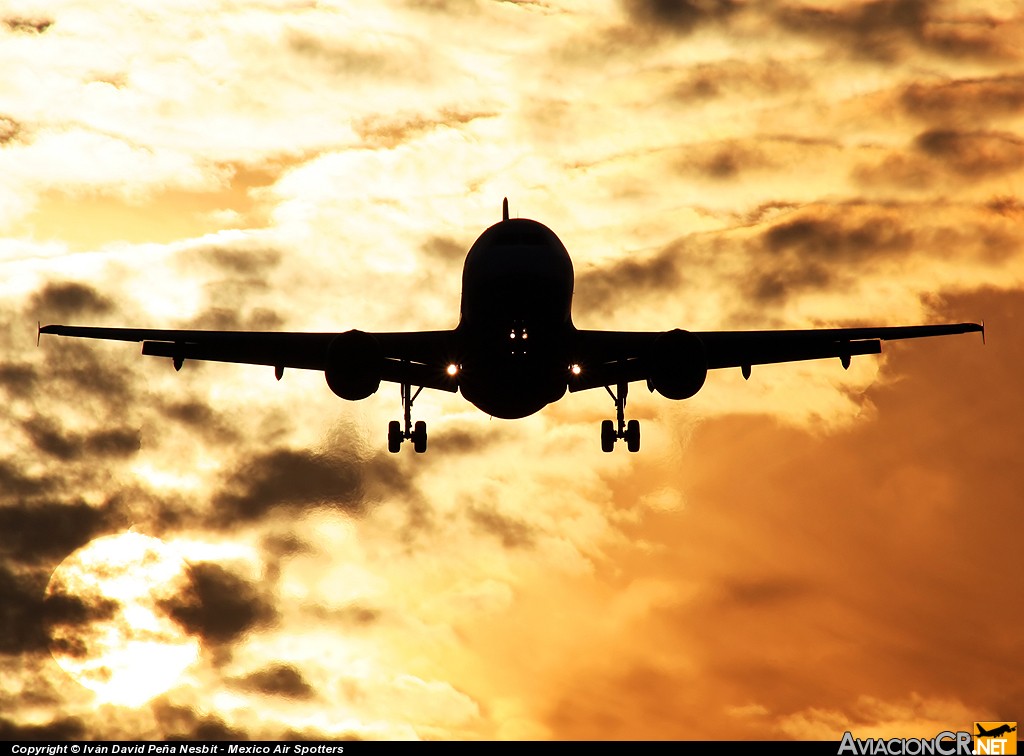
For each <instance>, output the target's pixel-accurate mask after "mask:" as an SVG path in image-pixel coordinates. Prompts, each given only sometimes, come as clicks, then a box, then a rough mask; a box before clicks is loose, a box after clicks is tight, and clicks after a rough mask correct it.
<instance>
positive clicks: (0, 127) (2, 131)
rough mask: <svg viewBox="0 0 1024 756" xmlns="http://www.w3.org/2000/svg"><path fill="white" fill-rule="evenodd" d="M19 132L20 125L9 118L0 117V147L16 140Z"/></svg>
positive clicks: (20, 129) (20, 130)
mask: <svg viewBox="0 0 1024 756" xmlns="http://www.w3.org/2000/svg"><path fill="white" fill-rule="evenodd" d="M21 132H22V126H21V123H19V122H18V121H16V120H14V119H13V118H11V117H9V116H2V115H0V146H3V145H5V144H7V143H9V142H13V141H15V140H17V138H18V137H19V136H20V135H21Z"/></svg>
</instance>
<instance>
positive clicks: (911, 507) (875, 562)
mask: <svg viewBox="0 0 1024 756" xmlns="http://www.w3.org/2000/svg"><path fill="white" fill-rule="evenodd" d="M1022 39H1024V12H1022V9H1021V6H1020V4H1019V3H1017V2H989V3H984V2H970V3H967V2H963V3H957V2H929V1H927V0H868V2H854V1H852V0H850V1H848V2H843V1H839V2H826V1H823V2H820V3H808V2H803V1H802V0H773V2H767V3H754V2H742V1H741V0H678V1H676V2H673V1H671V0H617V1H614V2H590V1H589V0H588V2H571V1H566V2H559V1H558V0H550V2H544V1H542V0H537V1H536V2H528V1H523V2H486V1H485V0H433V1H432V2H412V1H409V2H376V1H374V2H365V3H362V2H344V3H341V2H339V3H331V2H317V1H315V0H311V1H303V2H290V1H287V0H266V1H265V2H239V1H235V2H227V1H224V2H216V1H214V2H207V1H205V0H204V2H201V3H195V2H189V1H188V0H181V2H152V3H145V4H137V3H117V2H107V1H104V2H88V1H85V0H82V1H81V2H75V1H68V2H61V1H59V0H56V1H54V2H41V3H33V2H20V1H19V0H9V1H8V2H5V3H4V4H3V5H2V6H0V70H3V71H4V75H3V77H0V228H2V234H0V270H2V275H0V392H2V396H3V401H4V406H5V408H6V411H5V412H3V413H2V415H0V533H2V534H3V535H2V537H0V737H4V738H30V737H45V738H79V737H89V738H112V739H114V738H116V739H122V738H123V739H144V738H166V737H185V738H199V739H205V738H216V737H223V738H267V739H276V738H285V737H307V738H330V739H343V738H359V739H438V738H440V739H509V738H512V739H591V738H597V739H620V738H623V739H648V738H650V739H662V738H676V739H723V738H725V739H790V738H801V739H802V738H810V739H838V738H839V737H841V735H842V733H843V732H844V731H845V730H851V731H853V732H854V734H855V735H856V736H857V737H869V736H871V737H874V736H881V737H896V736H915V737H917V736H920V737H930V736H933V735H935V734H936V733H937V732H939V731H941V730H946V729H953V730H956V729H968V728H970V727H971V723H972V722H973V721H986V720H987V721H995V720H1000V721H1002V720H1009V721H1015V720H1019V719H1022V718H1024V709H1022V704H1024V683H1022V682H1021V681H1022V680H1024V662H1022V661H1021V660H1022V659H1024V641H1022V636H1021V634H1020V631H1019V628H1020V627H1021V624H1022V621H1024V614H1022V605H1021V601H1020V598H1021V596H1022V595H1024V577H1022V571H1021V569H1020V561H1019V557H1018V556H1017V547H1018V546H1019V544H1020V537H1021V532H1022V531H1021V528H1022V526H1024V515H1022V511H1021V504H1022V499H1021V497H1022V492H1024V466H1022V465H1021V464H1020V456H1021V453H1022V451H1024V430H1022V423H1024V398H1022V392H1021V391H1020V389H1019V386H1020V379H1019V375H1020V374H1021V370H1022V369H1024V340H1022V339H1021V336H1020V333H1021V331H1020V328H1021V322H1022V319H1024V246H1022V244H1024V200H1022V199H1021V194H1022V192H1024V46H1022V45H1021V40H1022ZM503 197H508V198H509V205H510V209H511V213H512V215H513V217H516V216H518V217H528V218H533V219H535V220H538V221H540V222H542V223H544V224H546V225H548V226H549V227H550V228H551V229H553V230H554V231H555V233H557V234H558V235H559V237H560V238H561V239H562V241H563V242H564V243H565V245H566V248H567V249H568V250H569V253H570V255H571V256H572V259H573V263H574V266H575V272H576V281H575V299H574V308H573V318H574V322H575V323H576V325H577V326H579V327H581V328H608V329H622V330H629V329H637V330H668V329H672V328H677V327H678V328H686V329H691V330H697V331H700V330H716V329H730V330H731V329H744V328H751V329H764V328H812V327H835V326H856V325H879V326H885V325H910V324H917V323H941V322H963V321H973V322H978V321H980V320H981V319H984V320H985V322H986V325H987V344H986V345H984V346H983V344H982V340H981V339H980V338H979V337H978V335H977V334H971V335H964V336H955V337H948V338H939V339H926V340H920V341H914V342H905V343H899V344H886V345H885V347H884V352H883V354H882V355H880V356H877V357H876V356H865V357H857V358H854V360H853V364H852V366H851V367H850V369H849V370H848V371H844V370H843V369H842V367H841V365H840V364H839V362H838V360H827V361H818V362H808V363H799V364H790V365H778V366H764V367H755V368H754V370H753V374H752V376H751V377H750V380H749V381H744V380H743V378H742V376H741V375H740V373H739V371H738V370H726V371H713V372H712V374H711V375H709V377H708V380H707V383H706V384H705V386H704V388H703V389H702V390H701V392H700V393H699V394H698V395H697V396H695V397H694V398H692V399H690V400H687V401H684V402H672V401H669V400H667V399H665V398H663V397H660V396H659V395H651V394H649V393H648V392H647V391H646V390H645V389H644V387H642V386H637V387H636V388H635V389H634V391H633V392H632V393H631V394H630V397H629V404H628V407H627V414H628V416H630V417H635V418H638V419H640V420H641V422H642V426H643V434H644V435H643V449H642V451H641V452H640V453H638V454H628V453H626V451H625V449H623V448H617V449H616V451H615V453H613V454H603V453H601V451H600V443H599V426H600V422H601V420H603V419H605V418H608V417H612V416H613V412H614V408H613V405H612V402H611V401H610V399H609V398H608V396H607V395H606V394H605V393H604V392H603V391H600V390H596V391H590V392H583V393H580V394H574V395H571V396H567V397H565V398H564V399H563V400H561V401H560V402H558V403H556V404H554V405H551V406H549V407H547V408H545V409H544V410H543V411H542V412H540V413H538V414H537V415H534V416H531V417H529V418H526V419H523V420H517V421H506V420H499V419H492V418H489V417H487V416H486V415H484V414H483V413H481V412H479V411H478V410H476V409H475V408H473V407H472V406H471V405H469V404H468V403H466V402H465V401H464V400H462V399H461V397H460V396H458V395H448V394H443V395H442V394H441V393H437V392H429V391H425V392H424V393H423V395H422V396H421V397H420V398H419V400H418V401H417V402H416V404H415V409H414V417H415V418H416V419H422V420H425V421H427V423H428V426H429V428H430V434H431V435H430V449H429V451H428V452H427V453H426V454H424V455H416V454H413V453H412V450H411V449H409V448H405V449H403V450H402V453H401V454H398V455H391V454H388V452H387V450H386V427H387V423H388V421H389V420H392V419H395V418H398V417H400V416H401V406H400V401H399V392H398V388H397V387H395V386H392V385H390V384H384V385H383V386H382V388H381V390H380V391H379V392H378V393H377V394H376V395H374V396H372V397H370V398H368V399H366V400H364V401H361V402H355V403H350V402H346V401H343V400H341V399H339V398H338V397H336V396H334V395H333V394H332V393H331V392H330V390H329V389H328V387H327V385H326V383H325V381H324V378H323V375H322V374H320V373H315V372H307V371H301V370H289V371H286V374H285V375H284V377H283V380H281V381H280V382H277V381H275V380H274V377H273V371H272V370H271V369H270V368H266V367H258V366H241V365H227V364H216V363H197V362H189V363H187V364H186V365H185V366H184V368H183V369H182V370H181V372H180V373H176V372H175V371H174V370H173V368H172V367H171V365H170V364H169V361H168V360H166V359H157V358H151V357H142V356H141V355H140V354H139V349H138V346H137V345H133V344H123V343H120V344H119V343H104V342H94V341H77V340H71V339H62V338H57V337H43V339H42V341H41V343H40V344H39V345H38V346H37V345H36V343H35V340H36V325H37V322H38V321H41V322H42V323H43V324H46V323H64V324H77V325H105V326H131V327H150V328H215V329H253V330H293V331H330V332H336V331H337V332H340V331H345V330H348V329H351V328H359V329H362V330H366V331H374V330H379V331H395V330H430V329H443V328H452V327H454V326H455V325H456V323H457V322H458V318H459V312H458V302H459V287H460V281H461V266H462V262H463V260H464V256H465V253H466V251H467V250H468V248H469V246H470V245H471V244H472V242H473V241H474V239H475V238H476V237H477V236H478V235H479V234H480V233H481V232H482V231H483V230H484V229H485V228H486V227H488V226H490V225H491V224H493V223H495V222H497V221H498V220H499V219H500V217H501V216H500V213H501V201H502V198H503ZM621 446H622V445H621V444H620V445H619V447H621ZM406 447H408V445H406Z"/></svg>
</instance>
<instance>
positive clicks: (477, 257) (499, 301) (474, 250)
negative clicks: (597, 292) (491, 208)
mask: <svg viewBox="0 0 1024 756" xmlns="http://www.w3.org/2000/svg"><path fill="white" fill-rule="evenodd" d="M572 289H573V269H572V261H571V260H570V259H569V253H568V252H567V251H566V249H565V246H564V245H563V244H562V242H561V240H560V239H559V238H558V237H557V236H556V235H555V232H554V231H552V230H551V229H550V228H548V227H547V226H545V225H544V224H543V223H538V222H537V221H534V220H528V219H526V218H515V219H512V220H504V221H501V222H500V223H495V224H494V225H493V226H491V227H490V228H488V229H487V230H486V231H484V232H483V233H482V234H481V235H480V238H478V239H477V240H476V241H475V242H474V243H473V246H472V247H471V248H470V250H469V254H468V255H467V256H466V266H465V268H464V269H463V272H462V314H463V318H465V317H466V316H467V315H468V314H470V313H471V312H487V311H490V310H492V309H494V308H495V307H501V308H503V309H509V311H510V314H511V311H512V310H515V309H518V308H517V307H516V305H515V302H513V301H510V300H509V297H518V298H520V299H521V300H523V301H524V302H527V301H528V302H533V303H538V300H543V301H544V302H545V303H546V305H547V306H546V307H542V308H541V309H543V310H549V309H554V310H557V311H558V313H559V315H558V316H557V317H558V319H561V320H567V319H568V317H569V307H570V304H571V300H572ZM547 317H549V318H550V317H552V315H550V314H549V315H548V316H547Z"/></svg>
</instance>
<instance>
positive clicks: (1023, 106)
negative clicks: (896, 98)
mask: <svg viewBox="0 0 1024 756" xmlns="http://www.w3.org/2000/svg"><path fill="white" fill-rule="evenodd" d="M900 104H901V105H902V106H903V109H904V110H906V111H907V112H908V113H911V114H913V115H915V116H918V117H920V118H924V119H926V120H929V121H931V122H935V123H943V124H968V123H973V124H977V123H978V122H979V121H980V122H982V123H984V122H985V120H987V119H991V118H993V117H998V116H1004V115H1016V114H1018V113H1021V112H1024V76H1014V75H1005V76H995V77H991V78H981V79H957V80H952V81H944V82H941V83H936V84H922V83H915V84H911V85H909V86H908V87H906V89H904V90H903V92H902V93H901V94H900Z"/></svg>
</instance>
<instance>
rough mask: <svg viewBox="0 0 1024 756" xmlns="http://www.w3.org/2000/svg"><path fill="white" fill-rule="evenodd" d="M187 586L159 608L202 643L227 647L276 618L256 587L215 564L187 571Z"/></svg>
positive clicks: (271, 607)
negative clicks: (225, 645)
mask: <svg viewBox="0 0 1024 756" xmlns="http://www.w3.org/2000/svg"><path fill="white" fill-rule="evenodd" d="M188 576H189V581H188V584H187V585H185V586H183V587H182V590H181V592H180V593H179V594H178V595H176V596H174V597H173V598H170V599H166V600H163V601H161V602H160V604H159V605H160V608H161V609H163V611H165V612H166V613H167V615H168V616H169V617H171V618H172V619H173V620H174V621H175V622H177V623H178V624H179V625H181V627H182V628H183V629H184V630H185V631H186V632H189V633H193V634H195V635H198V636H199V637H200V639H202V641H204V642H207V643H213V644H227V643H231V642H233V641H236V640H238V639H239V638H241V637H242V636H243V635H245V634H247V633H249V632H252V631H254V630H256V629H258V628H261V627H265V626H268V625H270V624H272V623H273V622H274V621H276V619H277V612H276V611H275V610H274V608H273V606H272V604H271V603H270V601H269V599H268V598H267V597H266V596H265V595H263V593H262V592H261V591H260V590H259V588H258V586H257V585H255V584H253V583H250V582H249V581H247V580H245V579H244V578H242V577H240V576H238V575H236V574H234V573H232V572H229V571H228V570H226V569H225V568H224V567H221V566H220V565H218V564H213V563H209V562H204V563H201V564H196V565H192V566H191V567H190V568H189V570H188Z"/></svg>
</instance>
